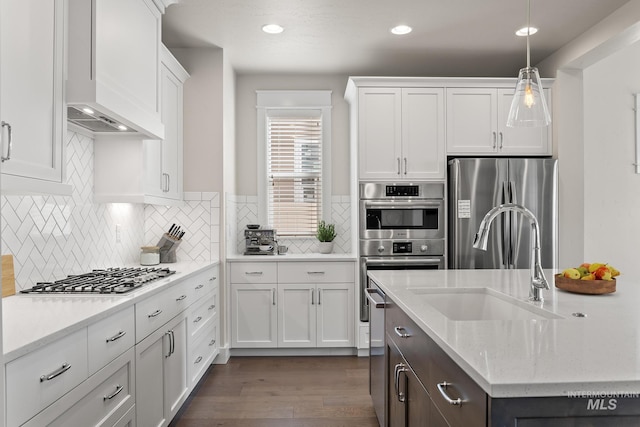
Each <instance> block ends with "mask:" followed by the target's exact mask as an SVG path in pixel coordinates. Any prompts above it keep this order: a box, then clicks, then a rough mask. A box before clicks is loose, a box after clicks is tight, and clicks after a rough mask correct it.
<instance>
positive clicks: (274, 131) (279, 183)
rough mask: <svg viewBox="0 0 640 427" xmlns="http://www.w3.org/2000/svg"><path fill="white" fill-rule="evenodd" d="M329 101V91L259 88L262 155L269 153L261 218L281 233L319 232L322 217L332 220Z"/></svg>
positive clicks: (263, 175)
mask: <svg viewBox="0 0 640 427" xmlns="http://www.w3.org/2000/svg"><path fill="white" fill-rule="evenodd" d="M278 94H280V97H281V99H279V98H280V97H279V96H277V95H278ZM320 94H322V95H323V96H322V99H317V98H318V95H320ZM330 100H331V92H330V91H284V92H283V91H260V92H258V133H259V135H258V145H259V148H262V150H258V155H259V156H260V152H261V151H262V152H263V153H264V157H263V158H264V167H263V172H262V173H260V172H259V173H260V175H259V178H258V179H259V181H261V183H259V188H264V190H265V191H259V193H264V195H263V197H259V200H260V201H259V204H260V210H261V214H262V215H261V216H262V218H264V220H266V221H262V223H264V222H266V224H268V225H270V226H272V227H273V228H275V229H276V231H277V233H278V235H279V236H285V237H312V236H315V234H316V229H317V226H318V222H319V221H320V220H321V219H325V220H327V219H329V218H328V215H326V214H325V210H327V209H326V208H327V205H328V203H327V202H326V200H327V199H328V196H329V194H328V193H329V189H330V185H328V183H330V179H328V177H329V173H325V171H326V170H328V158H329V157H330V156H329V155H328V154H327V153H330V151H329V144H330V138H329V137H328V136H327V135H330V132H328V129H327V126H329V127H330V109H329V108H328V106H327V105H322V104H323V103H325V104H327V103H329V102H330ZM267 101H270V103H269V102H267ZM327 101H328V102H327ZM261 103H268V104H270V105H268V106H267V105H265V106H264V107H262V106H261ZM318 107H320V108H318ZM327 116H329V117H327Z"/></svg>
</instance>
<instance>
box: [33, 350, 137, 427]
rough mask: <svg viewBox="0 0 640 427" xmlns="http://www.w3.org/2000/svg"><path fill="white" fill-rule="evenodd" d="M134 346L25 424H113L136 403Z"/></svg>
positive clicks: (35, 426)
mask: <svg viewBox="0 0 640 427" xmlns="http://www.w3.org/2000/svg"><path fill="white" fill-rule="evenodd" d="M133 361H134V351H133V348H131V349H129V351H128V352H126V353H125V354H123V355H122V356H121V357H118V358H117V359H116V360H114V361H113V362H112V363H110V364H109V365H107V366H106V367H105V368H104V369H102V370H101V371H99V372H98V373H97V374H96V375H93V376H92V377H90V378H89V379H88V380H87V381H85V382H84V383H82V384H81V385H80V386H79V387H77V388H75V389H74V390H73V391H72V392H71V393H69V394H67V395H65V396H64V397H63V398H62V399H60V400H59V401H57V402H56V403H55V404H53V405H51V406H50V407H48V408H47V409H46V410H44V411H42V412H41V413H40V414H38V415H37V416H36V417H35V418H33V419H31V420H30V421H29V422H28V423H27V424H26V425H25V426H24V427H37V426H43V425H47V426H49V427H56V426H59V427H66V426H105V427H106V426H109V427H111V426H113V425H114V424H116V423H117V422H118V420H120V419H121V418H122V417H123V415H125V414H126V413H128V412H129V411H130V410H131V408H133V405H134V400H135V399H134V384H133V381H134V371H133V369H134V368H133V363H134V362H133Z"/></svg>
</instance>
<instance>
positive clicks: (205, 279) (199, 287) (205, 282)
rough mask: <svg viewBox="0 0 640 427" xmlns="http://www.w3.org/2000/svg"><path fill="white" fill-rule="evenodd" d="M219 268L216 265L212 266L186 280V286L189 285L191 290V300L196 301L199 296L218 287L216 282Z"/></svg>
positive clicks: (218, 276)
mask: <svg viewBox="0 0 640 427" xmlns="http://www.w3.org/2000/svg"><path fill="white" fill-rule="evenodd" d="M219 272H220V270H219V268H218V267H217V266H216V267H214V268H211V269H208V270H207V271H204V272H202V273H200V274H198V275H197V276H196V277H194V278H193V279H189V280H188V281H187V283H188V284H187V286H188V287H189V291H190V292H192V294H193V296H194V298H193V299H192V302H193V301H198V299H199V298H200V297H202V296H203V295H206V294H208V293H209V292H211V291H212V290H213V289H217V288H218V282H219V280H220V279H219V278H220V274H219Z"/></svg>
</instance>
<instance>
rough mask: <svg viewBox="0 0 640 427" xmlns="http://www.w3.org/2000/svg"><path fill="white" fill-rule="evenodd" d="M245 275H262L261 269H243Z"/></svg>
mask: <svg viewBox="0 0 640 427" xmlns="http://www.w3.org/2000/svg"><path fill="white" fill-rule="evenodd" d="M244 274H246V275H247V276H262V271H245V272H244Z"/></svg>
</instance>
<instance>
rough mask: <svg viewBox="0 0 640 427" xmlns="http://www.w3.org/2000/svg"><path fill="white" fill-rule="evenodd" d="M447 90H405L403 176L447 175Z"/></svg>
mask: <svg viewBox="0 0 640 427" xmlns="http://www.w3.org/2000/svg"><path fill="white" fill-rule="evenodd" d="M446 157H447V156H446V153H445V140H444V90H443V89H442V88H412V89H402V165H401V169H402V177H403V178H410V179H418V178H419V179H430V178H444V177H445V171H446V167H445V166H446V165H445V164H446Z"/></svg>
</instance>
